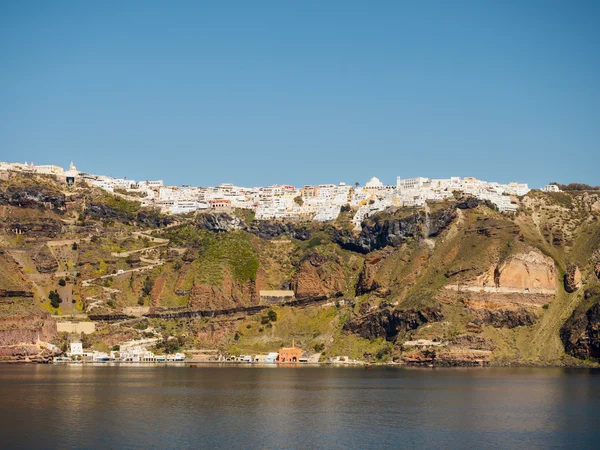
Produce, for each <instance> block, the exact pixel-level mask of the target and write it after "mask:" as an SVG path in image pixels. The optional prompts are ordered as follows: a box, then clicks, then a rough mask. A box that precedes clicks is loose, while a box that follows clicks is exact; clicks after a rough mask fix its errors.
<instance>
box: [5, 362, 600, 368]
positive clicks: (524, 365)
mask: <svg viewBox="0 0 600 450" xmlns="http://www.w3.org/2000/svg"><path fill="white" fill-rule="evenodd" d="M4 364H6V365H53V366H94V367H99V366H111V367H116V366H133V367H139V366H144V367H168V366H176V367H184V366H187V367H188V368H201V367H208V366H231V367H240V366H242V367H269V368H277V367H281V368H292V367H294V368H300V367H353V368H362V369H372V368H376V367H377V368H381V367H388V368H407V369H466V368H472V369H487V368H529V369H543V368H552V369H559V368H560V369H600V364H597V363H585V362H582V363H580V364H538V363H523V362H520V363H504V364H494V363H492V364H483V365H481V364H406V363H366V362H360V363H358V362H357V363H332V362H316V363H261V362H246V361H193V360H189V361H176V362H175V361H173V362H168V363H167V362H131V361H127V362H126V361H105V362H98V361H90V362H66V361H65V362H63V361H59V362H53V361H44V362H40V361H22V360H21V361H0V366H1V365H4Z"/></svg>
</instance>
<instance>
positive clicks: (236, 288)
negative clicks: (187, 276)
mask: <svg viewBox="0 0 600 450" xmlns="http://www.w3.org/2000/svg"><path fill="white" fill-rule="evenodd" d="M223 272H224V273H223V280H222V282H221V284H219V285H211V284H199V285H196V286H194V287H193V288H192V290H191V293H190V300H189V306H190V308H191V309H194V310H196V309H199V310H219V309H227V308H236V307H240V306H250V305H257V304H258V303H259V302H260V296H259V290H260V289H259V287H258V286H257V282H256V281H253V280H248V281H246V282H243V283H242V282H238V281H235V280H234V279H233V277H232V276H231V274H230V272H229V271H228V270H227V269H225V268H224V270H223Z"/></svg>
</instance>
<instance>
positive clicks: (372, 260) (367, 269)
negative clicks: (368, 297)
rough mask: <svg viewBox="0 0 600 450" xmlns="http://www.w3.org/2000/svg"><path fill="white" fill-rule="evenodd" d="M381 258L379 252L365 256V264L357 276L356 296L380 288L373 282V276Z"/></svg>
mask: <svg viewBox="0 0 600 450" xmlns="http://www.w3.org/2000/svg"><path fill="white" fill-rule="evenodd" d="M383 256H384V255H382V254H381V253H380V252H373V253H370V254H369V255H367V257H366V258H365V264H364V265H363V268H362V270H361V271H360V274H359V276H358V282H357V283H356V295H363V294H367V293H369V292H372V291H374V290H376V289H377V288H379V287H380V286H379V284H378V283H377V282H376V281H375V275H376V274H377V269H378V268H379V263H380V262H381V261H382V259H383Z"/></svg>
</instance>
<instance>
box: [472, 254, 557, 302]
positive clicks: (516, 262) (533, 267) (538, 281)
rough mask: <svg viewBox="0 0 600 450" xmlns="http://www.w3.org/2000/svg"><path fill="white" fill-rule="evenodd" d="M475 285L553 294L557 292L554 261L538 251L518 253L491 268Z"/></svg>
mask: <svg viewBox="0 0 600 450" xmlns="http://www.w3.org/2000/svg"><path fill="white" fill-rule="evenodd" d="M474 285H475V286H481V287H484V288H485V287H494V288H506V289H508V290H517V291H523V292H529V293H549V294H552V293H554V291H555V290H556V268H555V267H554V260H553V259H552V258H550V257H549V256H546V255H544V254H543V253H541V252H540V251H538V250H531V251H529V252H527V253H517V254H515V255H512V256H510V257H509V258H508V259H507V260H506V261H504V262H503V263H502V264H500V265H499V266H492V267H490V269H489V270H488V271H487V272H486V273H484V274H483V275H481V276H480V277H478V278H477V280H476V281H475V283H474Z"/></svg>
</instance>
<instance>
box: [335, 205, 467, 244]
mask: <svg viewBox="0 0 600 450" xmlns="http://www.w3.org/2000/svg"><path fill="white" fill-rule="evenodd" d="M455 217H456V212H455V209H454V208H452V207H450V208H446V209H442V210H440V211H436V212H434V213H432V214H431V215H430V216H429V217H428V216H427V215H425V214H424V213H422V214H421V213H419V214H413V215H410V216H408V217H404V218H398V219H395V218H391V219H383V220H379V221H376V222H375V223H366V224H365V226H364V227H363V228H362V231H361V232H360V234H359V235H358V236H355V235H354V234H352V233H351V232H350V231H347V230H339V229H335V230H334V231H333V239H334V241H335V242H336V243H337V244H339V245H340V247H342V248H345V249H347V250H351V251H355V252H359V253H369V252H372V251H374V250H380V249H382V248H385V247H387V246H392V247H397V246H399V245H401V244H402V243H404V242H406V241H407V240H408V239H409V238H422V237H424V230H426V229H427V230H428V231H429V233H428V237H435V236H437V235H438V234H440V233H441V232H442V231H443V230H445V229H446V228H447V227H448V226H449V225H450V223H451V222H452V220H453V219H454V218H455Z"/></svg>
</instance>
